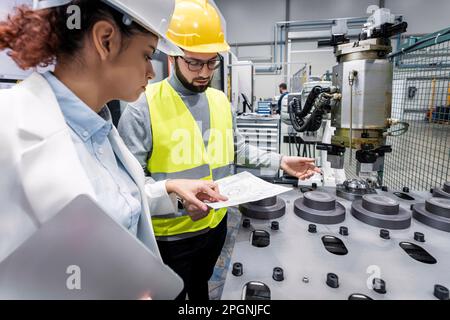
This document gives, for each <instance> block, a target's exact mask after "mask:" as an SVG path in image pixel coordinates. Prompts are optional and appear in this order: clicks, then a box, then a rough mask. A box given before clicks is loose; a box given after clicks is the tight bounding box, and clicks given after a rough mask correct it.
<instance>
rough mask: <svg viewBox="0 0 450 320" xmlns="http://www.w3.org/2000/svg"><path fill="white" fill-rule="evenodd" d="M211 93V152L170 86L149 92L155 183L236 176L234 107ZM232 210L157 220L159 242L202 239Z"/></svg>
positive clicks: (150, 88) (220, 95) (164, 84)
mask: <svg viewBox="0 0 450 320" xmlns="http://www.w3.org/2000/svg"><path fill="white" fill-rule="evenodd" d="M205 93H206V97H207V99H208V105H209V111H210V112H209V113H210V124H211V127H210V130H209V140H208V147H207V148H206V147H205V143H204V141H203V137H202V132H201V131H200V128H199V126H198V124H197V122H196V121H195V119H194V117H193V116H192V114H191V112H190V111H189V109H188V108H187V106H186V105H185V104H184V102H183V100H182V99H181V97H180V96H179V95H178V93H177V92H176V91H175V90H174V89H173V88H172V86H171V85H170V84H169V82H168V81H167V80H164V81H161V82H159V83H155V84H152V85H149V86H148V87H147V91H146V95H147V101H148V105H149V110H150V119H151V128H152V141H153V149H152V154H151V157H150V159H149V160H148V163H147V170H148V172H150V174H151V175H152V177H153V178H154V179H155V180H157V181H160V180H165V179H202V180H212V179H214V180H218V179H221V178H224V177H226V176H229V175H230V174H231V172H232V171H231V170H232V163H233V162H234V138H233V122H232V115H231V109H230V103H229V101H228V99H227V97H226V96H225V94H224V93H223V92H221V91H219V90H216V89H212V88H209V89H207V90H206V92H205ZM226 211H227V209H226V208H224V209H220V210H211V211H210V212H209V214H208V216H206V217H205V218H203V219H201V220H199V221H192V220H191V218H190V217H189V216H187V215H186V214H185V213H184V212H178V213H177V214H174V215H165V216H163V217H158V216H154V217H152V223H153V229H154V232H155V235H156V236H157V237H170V236H179V235H182V234H183V235H184V236H189V235H196V234H198V233H199V232H200V233H201V232H202V231H203V230H207V229H210V228H215V227H216V226H217V225H218V224H219V223H220V221H222V219H223V217H224V216H225V214H226Z"/></svg>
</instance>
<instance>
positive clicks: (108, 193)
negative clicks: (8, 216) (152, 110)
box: [43, 72, 142, 235]
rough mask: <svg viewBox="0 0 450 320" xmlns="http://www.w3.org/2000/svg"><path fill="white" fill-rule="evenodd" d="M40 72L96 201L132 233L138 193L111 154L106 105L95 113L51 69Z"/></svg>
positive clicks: (134, 227) (139, 209)
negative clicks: (68, 131) (61, 115)
mask: <svg viewBox="0 0 450 320" xmlns="http://www.w3.org/2000/svg"><path fill="white" fill-rule="evenodd" d="M43 76H44V77H45V79H47V81H48V83H49V85H50V87H51V88H52V89H53V92H54V93H55V95H56V100H57V101H58V103H59V106H60V108H61V111H62V113H63V115H64V118H65V120H66V123H67V125H68V126H69V127H70V129H71V136H72V141H73V142H74V144H75V149H76V151H77V154H78V157H79V158H80V161H81V164H82V166H83V168H84V170H85V171H86V173H87V176H88V178H89V180H90V182H91V184H92V186H93V187H94V191H95V194H96V196H97V201H98V204H99V205H100V206H101V207H102V208H103V209H104V210H105V211H106V212H107V213H108V214H109V215H110V216H111V217H113V218H114V219H115V220H116V221H117V222H119V223H120V224H121V225H122V226H124V227H125V228H127V229H128V230H129V231H130V232H131V233H132V234H134V235H136V234H137V224H138V221H139V216H140V214H141V210H142V205H141V197H140V193H139V189H138V187H137V185H136V183H135V182H134V181H133V179H132V178H131V176H130V174H129V173H128V172H127V170H126V169H125V167H124V165H123V164H122V162H121V161H120V160H119V158H118V157H116V155H115V154H114V150H113V148H112V146H111V143H110V141H109V138H108V135H109V133H110V132H111V129H112V126H113V125H112V122H111V114H110V112H109V109H108V108H107V107H104V108H103V109H102V110H101V111H100V112H99V113H98V114H97V113H95V112H94V111H93V110H92V109H91V108H89V107H88V106H87V105H86V104H85V103H84V102H83V101H81V99H80V98H78V97H77V96H76V95H75V94H74V93H73V92H72V91H71V90H70V89H69V88H67V87H66V86H65V85H64V84H63V83H62V82H61V81H59V80H58V79H57V78H56V77H55V76H54V75H53V74H52V73H51V72H46V73H45V74H43ZM61 161H64V160H63V159H61Z"/></svg>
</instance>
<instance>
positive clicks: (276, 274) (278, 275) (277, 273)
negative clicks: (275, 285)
mask: <svg viewBox="0 0 450 320" xmlns="http://www.w3.org/2000/svg"><path fill="white" fill-rule="evenodd" d="M272 278H273V280H275V281H283V280H284V272H283V269H281V268H280V267H275V268H273V274H272Z"/></svg>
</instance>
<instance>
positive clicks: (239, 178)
mask: <svg viewBox="0 0 450 320" xmlns="http://www.w3.org/2000/svg"><path fill="white" fill-rule="evenodd" d="M215 182H216V183H217V184H218V185H219V192H220V194H222V195H224V196H225V197H227V198H228V201H222V202H212V203H206V204H207V205H208V206H209V207H211V208H213V209H220V208H226V207H231V206H237V205H239V204H242V203H247V202H253V201H258V200H262V199H266V198H270V197H273V196H276V195H279V194H281V193H284V192H287V191H290V190H292V189H291V188H286V187H283V186H280V185H275V184H271V183H269V182H266V181H264V180H262V179H260V178H258V177H256V176H254V175H253V174H251V173H249V172H247V171H244V172H241V173H238V174H236V175H233V176H229V177H226V178H223V179H220V180H217V181H215Z"/></svg>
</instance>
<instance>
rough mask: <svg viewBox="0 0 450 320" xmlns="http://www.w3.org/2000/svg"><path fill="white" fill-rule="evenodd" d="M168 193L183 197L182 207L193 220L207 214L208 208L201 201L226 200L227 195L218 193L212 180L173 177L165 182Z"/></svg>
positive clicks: (217, 188)
mask: <svg viewBox="0 0 450 320" xmlns="http://www.w3.org/2000/svg"><path fill="white" fill-rule="evenodd" d="M166 189H167V192H168V193H172V192H174V193H176V194H177V195H178V196H179V197H181V198H182V199H183V204H184V207H185V208H186V211H187V212H188V214H189V216H190V217H191V219H192V220H193V221H197V220H200V219H202V218H204V217H205V216H207V215H208V213H209V211H210V209H209V208H208V206H207V205H206V204H205V203H204V202H203V201H208V202H218V201H226V200H228V198H227V197H224V196H222V195H221V194H220V193H219V187H218V185H217V184H216V183H214V182H213V181H208V180H188V179H174V180H168V181H167V182H166Z"/></svg>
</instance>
